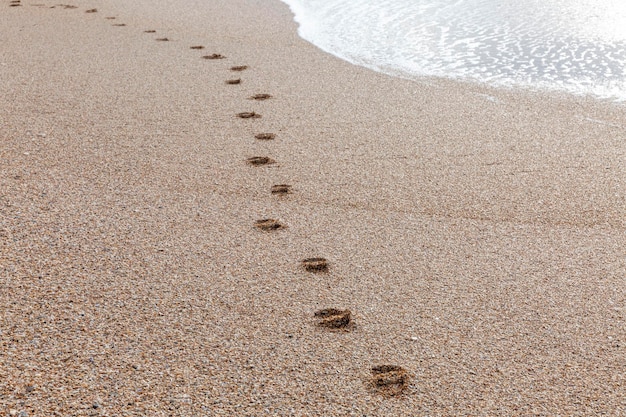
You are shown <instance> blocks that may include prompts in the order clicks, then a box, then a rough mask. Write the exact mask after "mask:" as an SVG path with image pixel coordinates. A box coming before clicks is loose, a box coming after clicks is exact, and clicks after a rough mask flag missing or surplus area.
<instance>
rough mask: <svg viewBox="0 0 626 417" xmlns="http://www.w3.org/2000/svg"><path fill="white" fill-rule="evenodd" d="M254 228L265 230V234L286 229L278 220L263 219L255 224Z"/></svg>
mask: <svg viewBox="0 0 626 417" xmlns="http://www.w3.org/2000/svg"><path fill="white" fill-rule="evenodd" d="M254 226H255V227H256V228H257V229H260V230H263V231H265V232H270V231H272V230H278V229H284V228H285V226H284V225H282V224H281V223H280V222H279V221H278V220H276V219H262V220H257V221H256V222H255V223H254Z"/></svg>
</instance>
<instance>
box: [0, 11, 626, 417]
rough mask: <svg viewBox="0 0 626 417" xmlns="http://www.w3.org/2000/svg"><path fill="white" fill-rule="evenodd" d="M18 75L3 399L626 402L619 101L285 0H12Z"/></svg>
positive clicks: (29, 407) (78, 405) (13, 103)
mask: <svg viewBox="0 0 626 417" xmlns="http://www.w3.org/2000/svg"><path fill="white" fill-rule="evenodd" d="M68 1H70V0H68ZM154 3H158V4H154ZM201 47H202V48H201ZM233 67H245V68H236V69H238V70H233V69H232V68H233ZM229 80H239V82H238V83H231V84H229V83H227V81H229ZM0 92H1V94H0V174H1V175H0V222H1V223H0V415H2V416H5V415H6V416H20V417H26V416H29V417H33V416H359V417H362V416H368V417H372V416H381V417H382V416H592V415H607V416H620V415H626V360H625V359H624V358H625V356H626V327H625V318H626V281H625V278H626V249H625V248H626V170H625V169H624V164H625V162H626V106H625V105H623V104H615V103H610V102H605V101H600V100H595V99H593V98H589V97H587V98H585V97H575V96H568V95H558V94H553V93H550V94H549V93H541V92H529V91H523V90H503V89H491V88H488V87H485V86H482V85H478V84H469V83H459V82H454V81H447V80H439V79H422V80H404V79H400V78H395V77H390V76H387V75H384V74H380V73H376V72H373V71H370V70H368V69H365V68H361V67H357V66H354V65H351V64H349V63H347V62H344V61H341V60H339V59H337V58H335V57H333V56H331V55H328V54H326V53H324V52H322V51H321V50H319V49H317V48H316V47H314V46H313V45H311V44H309V43H307V42H305V41H303V40H302V39H300V38H299V37H298V35H297V26H296V23H294V22H293V18H292V15H291V12H290V10H289V8H288V7H287V6H285V5H284V4H282V3H280V2H278V1H277V0H267V1H259V0H211V1H206V0H204V1H202V0H198V1H195V0H190V1H182V0H172V1H168V2H165V1H163V2H155V1H154V0H150V1H149V0H134V1H132V2H128V1H122V0H71V2H70V3H68V4H64V5H63V4H58V3H55V2H51V1H48V0H21V1H17V0H15V1H7V0H2V2H1V3H0ZM259 94H267V95H269V96H271V97H266V96H261V97H257V99H255V98H254V96H255V95H259ZM241 113H251V114H248V116H255V117H248V118H244V117H239V116H238V115H240V114H241ZM261 133H267V134H270V133H271V134H272V135H268V137H266V138H261V139H257V138H255V135H258V134H261ZM253 157H266V158H268V159H269V162H271V163H268V164H258V165H254V164H251V163H250V162H249V161H248V159H249V158H253ZM261 162H263V161H261ZM266 162H267V161H266ZM276 185H289V186H290V187H284V189H283V191H285V190H287V191H289V192H286V193H282V194H281V193H277V192H275V193H273V192H272V187H273V186H276ZM275 191H276V189H275ZM262 219H275V220H277V222H278V225H280V226H281V227H279V228H270V230H261V229H260V228H259V227H257V224H256V222H257V221H258V220H262ZM313 257H316V258H324V259H325V260H326V270H321V271H319V270H318V271H316V270H315V269H314V268H313V270H307V269H306V268H305V267H304V266H303V264H302V261H303V260H304V259H307V258H313ZM309 269H311V268H309ZM321 269H323V268H321ZM328 308H335V309H339V310H350V313H351V314H350V319H351V320H350V324H349V326H346V327H345V328H344V327H342V328H339V329H332V328H327V327H324V326H319V325H318V324H319V321H320V317H315V313H316V312H317V311H319V310H321V309H328ZM380 365H397V366H400V367H402V369H404V370H406V372H407V374H408V375H410V378H409V379H408V381H406V383H404V384H401V385H402V386H401V387H400V388H403V389H402V390H401V392H400V393H398V394H397V395H389V393H388V392H385V388H386V386H384V384H382V383H379V384H378V385H377V383H376V381H377V380H376V379H375V378H376V376H375V375H374V374H373V373H372V368H373V367H376V366H380ZM396 382H397V381H396Z"/></svg>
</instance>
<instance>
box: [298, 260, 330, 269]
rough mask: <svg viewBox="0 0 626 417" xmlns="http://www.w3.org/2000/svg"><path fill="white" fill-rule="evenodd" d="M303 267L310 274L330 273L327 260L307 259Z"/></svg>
mask: <svg viewBox="0 0 626 417" xmlns="http://www.w3.org/2000/svg"><path fill="white" fill-rule="evenodd" d="M302 266H303V267H304V269H306V270H307V271H309V272H328V261H327V260H326V259H325V258H307V259H305V260H303V261H302Z"/></svg>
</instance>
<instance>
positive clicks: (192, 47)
mask: <svg viewBox="0 0 626 417" xmlns="http://www.w3.org/2000/svg"><path fill="white" fill-rule="evenodd" d="M189 49H204V46H202V45H195V46H190V47H189Z"/></svg>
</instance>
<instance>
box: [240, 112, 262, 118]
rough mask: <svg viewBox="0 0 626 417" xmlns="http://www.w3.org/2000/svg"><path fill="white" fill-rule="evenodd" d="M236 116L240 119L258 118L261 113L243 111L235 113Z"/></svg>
mask: <svg viewBox="0 0 626 417" xmlns="http://www.w3.org/2000/svg"><path fill="white" fill-rule="evenodd" d="M237 117H239V118H240V119H260V118H261V115H260V114H258V113H255V112H253V111H250V112H248V111H245V112H242V113H237Z"/></svg>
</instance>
